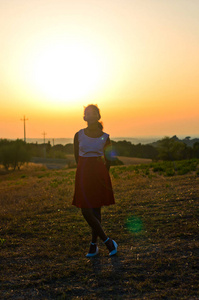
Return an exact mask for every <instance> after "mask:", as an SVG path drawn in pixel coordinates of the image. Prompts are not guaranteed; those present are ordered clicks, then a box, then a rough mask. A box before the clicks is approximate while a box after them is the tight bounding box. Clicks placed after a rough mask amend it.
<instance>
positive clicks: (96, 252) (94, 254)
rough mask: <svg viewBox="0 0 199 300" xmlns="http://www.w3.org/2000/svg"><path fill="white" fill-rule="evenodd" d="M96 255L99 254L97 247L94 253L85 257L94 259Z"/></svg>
mask: <svg viewBox="0 0 199 300" xmlns="http://www.w3.org/2000/svg"><path fill="white" fill-rule="evenodd" d="M98 253H99V248H98V247H97V249H96V251H95V253H88V254H86V257H94V256H96V255H97V254H98Z"/></svg>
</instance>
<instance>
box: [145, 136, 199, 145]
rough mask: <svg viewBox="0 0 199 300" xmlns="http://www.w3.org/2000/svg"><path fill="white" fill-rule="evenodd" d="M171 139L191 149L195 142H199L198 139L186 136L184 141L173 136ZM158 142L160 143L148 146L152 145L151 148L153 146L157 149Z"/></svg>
mask: <svg viewBox="0 0 199 300" xmlns="http://www.w3.org/2000/svg"><path fill="white" fill-rule="evenodd" d="M172 139H174V140H175V141H178V142H183V143H184V144H186V145H187V146H189V147H193V145H194V144H195V143H196V142H199V138H194V139H191V137H190V136H187V137H185V138H184V139H179V138H178V137H177V136H176V135H174V136H172ZM159 141H160V140H158V141H156V142H153V143H150V145H152V146H154V147H157V146H158V143H159Z"/></svg>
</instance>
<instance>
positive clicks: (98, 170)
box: [72, 104, 118, 257]
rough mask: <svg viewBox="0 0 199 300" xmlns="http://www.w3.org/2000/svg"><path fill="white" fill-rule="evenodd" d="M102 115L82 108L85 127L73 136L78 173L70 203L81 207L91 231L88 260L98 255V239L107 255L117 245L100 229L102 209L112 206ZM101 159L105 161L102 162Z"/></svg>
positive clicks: (95, 110)
mask: <svg viewBox="0 0 199 300" xmlns="http://www.w3.org/2000/svg"><path fill="white" fill-rule="evenodd" d="M100 118H101V116H100V111H99V108H98V107H97V106H96V105H93V104H91V105H88V106H87V107H86V108H85V109H84V120H85V121H86V122H87V125H88V126H87V128H85V129H81V130H79V131H78V132H77V133H76V134H75V137H74V151H75V160H76V163H77V171H76V178H75V193H74V198H73V202H72V204H73V205H75V206H76V207H79V208H81V211H82V215H83V216H84V218H85V220H86V221H87V223H88V224H89V226H90V227H91V229H92V241H91V243H90V249H89V252H88V254H87V255H86V256H87V257H93V256H95V255H97V254H98V252H99V249H98V247H97V238H98V237H99V238H100V239H101V240H102V241H103V242H104V244H105V245H106V246H107V248H108V250H109V255H110V256H112V255H115V254H116V253H117V247H118V245H117V243H116V242H115V241H114V240H112V239H110V238H109V237H107V235H106V234H105V232H104V230H103V228H102V226H101V207H102V206H107V205H111V204H114V203H115V200H114V195H113V190H112V185H111V180H110V176H109V168H110V162H109V161H108V160H107V158H106V156H105V148H106V147H107V146H108V145H109V144H110V139H109V135H108V134H107V133H105V132H103V131H102V129H103V126H102V124H101V123H100V122H99V120H100ZM103 157H104V159H103Z"/></svg>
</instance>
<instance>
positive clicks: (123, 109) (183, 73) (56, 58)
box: [0, 0, 199, 139]
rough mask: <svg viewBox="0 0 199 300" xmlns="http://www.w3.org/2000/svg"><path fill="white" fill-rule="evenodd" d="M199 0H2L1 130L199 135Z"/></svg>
mask: <svg viewBox="0 0 199 300" xmlns="http://www.w3.org/2000/svg"><path fill="white" fill-rule="evenodd" d="M198 15H199V1H194V0H190V1H187V0H175V1H173V0H161V1H157V0H143V1H138V0H131V1H129V0H106V1H105V0H101V1H96V0H84V1H81V0H73V1H67V0H57V1H54V0H29V1H26V0H9V1H3V0H0V26H1V28H3V31H2V32H1V35H0V44H1V52H0V65H1V68H0V101H1V110H0V138H13V139H16V138H23V122H22V121H20V119H21V118H23V116H24V115H25V116H26V117H27V118H28V121H27V123H26V124H27V125H26V131H27V137H29V138H33V137H37V138H39V137H41V138H42V132H43V131H45V132H47V136H48V137H49V138H56V137H57V138H58V137H73V135H74V133H75V132H76V131H77V130H79V129H80V128H82V127H84V126H86V124H85V123H84V122H83V120H82V115H83V107H84V106H86V105H87V104H90V103H94V104H98V106H99V108H100V109H101V114H102V121H103V123H104V130H105V131H107V132H109V133H110V135H111V136H112V137H137V136H165V135H167V136H172V135H174V134H176V135H190V136H198V137H199V126H198V123H199V122H198V120H199V84H198V82H199V55H198V53H199V20H198V19H199V18H198Z"/></svg>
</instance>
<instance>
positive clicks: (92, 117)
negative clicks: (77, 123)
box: [84, 108, 99, 124]
mask: <svg viewBox="0 0 199 300" xmlns="http://www.w3.org/2000/svg"><path fill="white" fill-rule="evenodd" d="M84 119H85V121H87V122H88V123H90V124H93V123H96V122H97V121H98V120H99V114H98V112H97V110H95V109H93V108H87V110H86V113H85V117H84Z"/></svg>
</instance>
